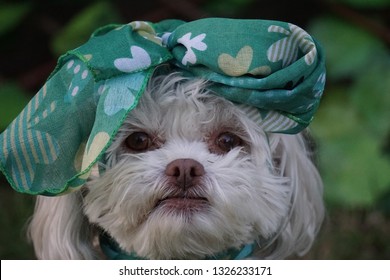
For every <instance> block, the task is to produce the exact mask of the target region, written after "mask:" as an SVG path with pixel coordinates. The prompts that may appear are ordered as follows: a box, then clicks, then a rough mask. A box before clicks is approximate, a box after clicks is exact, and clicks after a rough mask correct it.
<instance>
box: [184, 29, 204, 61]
mask: <svg viewBox="0 0 390 280" xmlns="http://www.w3.org/2000/svg"><path fill="white" fill-rule="evenodd" d="M191 36H192V32H189V33H187V34H185V35H184V36H182V37H181V38H179V39H178V40H177V42H178V43H180V44H183V45H184V46H185V47H186V49H187V51H186V53H185V55H184V57H183V59H182V61H181V63H182V64H183V65H184V66H186V65H187V64H188V63H191V64H195V63H196V55H195V53H194V51H193V50H192V49H195V50H198V51H205V50H206V49H207V45H206V44H205V43H204V42H203V40H204V38H206V34H205V33H202V34H200V35H198V36H195V37H194V38H192V39H191Z"/></svg>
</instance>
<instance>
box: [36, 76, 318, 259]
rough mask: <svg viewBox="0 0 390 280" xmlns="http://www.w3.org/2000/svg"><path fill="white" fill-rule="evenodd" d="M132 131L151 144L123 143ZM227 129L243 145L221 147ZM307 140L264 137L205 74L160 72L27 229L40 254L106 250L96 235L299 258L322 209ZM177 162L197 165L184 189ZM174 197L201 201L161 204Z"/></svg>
mask: <svg viewBox="0 0 390 280" xmlns="http://www.w3.org/2000/svg"><path fill="white" fill-rule="evenodd" d="M135 132H144V133H146V134H147V135H148V136H149V137H150V141H151V142H150V143H151V145H150V147H149V148H148V149H147V150H146V151H141V152H138V151H133V150H131V149H129V148H128V146H127V145H126V139H127V137H129V135H131V134H132V133H135ZM223 133H229V135H234V136H235V137H236V138H235V139H239V140H240V141H239V145H236V146H235V147H233V148H232V149H231V150H229V151H224V150H221V148H220V147H219V145H218V139H219V138H218V137H219V136H220V135H221V134H223ZM305 138H306V137H304V135H303V134H302V133H301V134H297V135H286V134H276V133H269V134H266V133H265V132H264V131H263V130H262V129H261V128H260V127H259V126H258V125H256V124H255V123H254V121H253V120H251V119H249V118H248V116H246V115H245V114H244V112H243V111H242V110H241V109H240V107H239V106H237V105H234V104H233V103H231V102H230V101H228V100H226V99H224V98H222V97H218V96H217V95H215V94H212V93H209V92H208V89H207V83H205V82H204V81H202V80H193V79H186V78H182V77H180V76H179V75H177V74H173V75H169V76H159V77H155V78H153V79H152V81H151V83H150V84H149V87H148V88H147V90H146V92H145V93H144V95H143V96H142V98H141V100H140V103H139V105H138V106H137V107H136V108H135V109H134V110H133V111H131V113H130V115H129V116H128V118H127V119H126V121H125V123H124V124H123V126H122V127H121V129H120V131H119V132H118V134H117V136H116V139H115V140H114V141H113V143H112V145H111V147H110V148H109V149H108V151H107V154H106V159H105V160H104V162H102V163H100V166H99V167H100V170H104V172H102V171H101V172H100V173H101V174H100V175H97V176H95V177H94V178H93V179H91V180H90V181H89V183H88V184H87V185H86V186H85V187H83V189H81V190H80V191H78V192H74V193H71V194H67V195H64V196H59V197H38V199H37V204H36V208H35V213H34V216H33V218H32V221H31V224H30V228H29V234H30V237H31V240H32V242H33V244H34V248H35V252H36V255H37V257H38V258H40V259H96V258H104V256H103V255H102V254H101V252H100V250H99V244H98V241H97V240H98V238H96V236H98V235H99V234H101V233H102V232H106V233H108V234H109V235H110V236H111V237H112V238H113V239H114V240H115V241H116V242H117V243H118V244H119V245H120V247H121V248H122V249H124V250H125V251H127V252H135V253H136V254H137V255H139V256H141V257H146V258H149V259H196V258H204V257H205V256H209V255H213V254H216V253H218V252H221V251H223V250H226V249H228V248H232V247H237V248H238V247H240V246H242V245H245V244H248V243H253V242H255V243H256V244H258V246H257V249H256V251H255V254H254V255H253V257H255V258H256V257H257V258H272V259H274V258H277V259H280V258H286V257H288V256H289V255H291V254H299V255H302V254H305V253H306V252H307V251H308V250H309V249H310V247H311V245H312V243H313V240H314V239H315V236H316V234H317V232H318V230H319V227H320V225H321V223H322V220H323V216H324V206H323V201H322V182H321V178H320V176H319V173H318V171H317V169H316V167H315V166H314V164H313V163H312V161H311V155H310V151H309V149H308V148H307V145H306V141H305ZM178 159H191V162H193V161H195V162H197V166H202V167H203V169H204V172H202V173H201V174H200V175H201V176H197V178H196V182H195V181H194V182H195V183H194V184H193V185H191V187H188V188H187V189H186V190H185V191H183V190H182V189H181V188H180V187H178V186H177V184H175V183H172V178H171V176H168V175H167V174H168V173H167V166H168V165H169V164H170V163H172V162H173V161H175V160H178ZM192 160H193V161H192ZM198 163H199V164H198ZM203 173H204V174H203ZM177 193H180V194H181V195H183V196H188V197H197V198H202V202H197V203H196V204H195V205H191V204H186V202H185V201H186V200H183V201H184V202H183V201H181V202H179V204H178V205H176V206H175V204H173V205H172V204H168V205H166V204H165V205H164V204H163V205H160V202H161V201H164V199H166V198H169V197H174V196H176V195H177ZM183 199H185V198H183Z"/></svg>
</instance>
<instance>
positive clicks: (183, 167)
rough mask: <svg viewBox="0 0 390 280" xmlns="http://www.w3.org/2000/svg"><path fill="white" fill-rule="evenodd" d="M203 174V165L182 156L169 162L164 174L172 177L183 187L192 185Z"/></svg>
mask: <svg viewBox="0 0 390 280" xmlns="http://www.w3.org/2000/svg"><path fill="white" fill-rule="evenodd" d="M204 174H205V171H204V167H203V165H202V164H201V163H199V162H198V161H196V160H193V159H189V158H184V159H176V160H174V161H172V162H171V163H169V164H168V165H167V167H166V169H165V175H167V176H169V177H170V178H171V179H173V180H174V181H175V182H176V183H177V184H178V185H179V186H181V187H182V188H183V189H186V188H189V187H192V186H193V185H194V184H196V180H198V179H199V178H200V177H201V176H203V175H204Z"/></svg>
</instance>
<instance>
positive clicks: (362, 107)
mask: <svg viewBox="0 0 390 280" xmlns="http://www.w3.org/2000/svg"><path fill="white" fill-rule="evenodd" d="M350 92H351V100H352V105H353V106H355V107H356V110H358V112H359V114H360V115H361V117H362V119H363V120H364V126H365V127H367V131H368V132H370V133H372V134H373V135H375V136H376V137H377V138H378V139H383V138H384V137H386V135H387V134H388V133H389V131H390V54H387V55H385V56H383V57H379V58H378V60H377V61H374V62H373V63H372V64H371V65H369V66H367V69H366V71H364V74H363V75H361V76H359V78H358V79H357V81H356V82H355V84H354V85H353V86H352V88H351V90H350Z"/></svg>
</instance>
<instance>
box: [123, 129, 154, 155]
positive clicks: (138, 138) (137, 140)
mask: <svg viewBox="0 0 390 280" xmlns="http://www.w3.org/2000/svg"><path fill="white" fill-rule="evenodd" d="M125 144H126V146H127V148H129V149H130V150H133V151H136V152H143V151H146V150H148V149H149V148H150V147H151V146H152V140H151V139H150V136H149V135H148V134H147V133H145V132H134V133H132V134H130V135H129V136H128V137H127V138H126V140H125Z"/></svg>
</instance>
